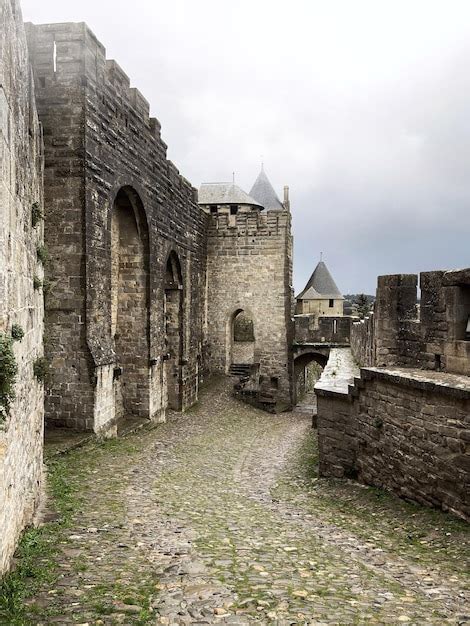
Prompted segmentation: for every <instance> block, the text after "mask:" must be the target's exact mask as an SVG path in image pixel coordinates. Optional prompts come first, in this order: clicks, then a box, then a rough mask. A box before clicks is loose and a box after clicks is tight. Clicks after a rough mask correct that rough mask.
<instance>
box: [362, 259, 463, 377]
mask: <svg viewBox="0 0 470 626" xmlns="http://www.w3.org/2000/svg"><path fill="white" fill-rule="evenodd" d="M419 286H420V290H421V298H420V301H418V294H417V287H418V276H416V275H414V274H395V275H390V276H379V278H378V285H377V299H376V302H375V309H374V314H373V316H372V317H371V318H369V319H367V320H366V321H365V322H362V323H356V324H354V325H353V330H352V338H351V342H352V347H353V351H355V353H356V357H357V358H358V360H359V362H360V363H361V364H363V365H377V366H380V367H389V366H406V367H421V368H424V369H429V370H438V371H446V372H450V373H454V374H464V375H467V376H468V375H470V341H469V338H470V337H469V333H468V324H469V320H470V269H462V270H450V271H444V270H439V271H433V272H423V273H421V274H420V276H419Z"/></svg>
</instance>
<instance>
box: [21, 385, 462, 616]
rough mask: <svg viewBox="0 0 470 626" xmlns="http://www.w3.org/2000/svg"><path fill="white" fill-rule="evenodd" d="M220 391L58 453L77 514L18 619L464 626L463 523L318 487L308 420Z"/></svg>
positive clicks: (349, 488)
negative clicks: (159, 418) (143, 425)
mask: <svg viewBox="0 0 470 626" xmlns="http://www.w3.org/2000/svg"><path fill="white" fill-rule="evenodd" d="M230 385H231V382H230V381H228V380H226V379H219V380H215V381H213V382H212V383H211V384H210V385H209V386H208V387H207V388H206V389H205V390H204V392H203V393H202V397H201V401H200V403H199V404H198V405H197V406H196V407H194V408H193V409H192V410H190V411H189V412H187V413H186V414H184V415H179V414H171V415H170V416H169V419H168V422H167V423H166V424H163V425H159V426H158V427H157V428H155V429H153V430H142V431H140V432H138V433H136V434H133V435H131V436H128V437H126V438H125V439H123V440H119V441H115V442H108V443H105V444H103V445H97V444H87V446H85V448H83V449H81V450H75V451H73V452H71V453H70V454H69V455H67V459H66V466H67V476H69V479H68V480H69V481H70V483H71V485H72V487H73V489H74V490H76V492H77V494H78V497H79V505H78V507H77V509H76V511H75V512H74V514H73V520H72V524H71V525H69V526H68V527H67V528H60V527H58V529H57V534H56V537H55V541H56V544H57V547H58V548H59V553H58V555H56V557H55V564H54V568H55V569H54V573H55V575H54V579H53V581H52V582H51V584H50V585H48V586H47V588H46V587H44V588H43V589H40V590H38V591H37V593H35V595H34V596H33V597H32V598H30V599H29V600H28V620H29V621H27V622H25V623H31V624H44V625H46V624H56V623H57V624H77V623H78V624H89V625H90V626H91V625H92V624H106V625H108V624H175V625H176V624H212V623H224V624H277V625H278V626H284V625H286V626H287V625H288V624H316V625H320V624H401V623H403V624H447V623H449V624H467V623H470V618H469V616H468V615H469V613H470V609H469V608H468V600H469V586H468V569H469V568H468V554H469V547H468V537H469V535H468V526H467V525H465V524H464V523H462V522H459V521H458V520H455V519H453V518H451V517H450V516H448V515H445V514H443V513H440V512H437V511H431V510H428V509H424V508H421V507H418V506H415V505H411V504H408V503H404V502H402V501H400V500H398V499H396V498H394V497H393V496H390V495H388V494H385V493H383V492H381V491H378V490H374V489H370V488H366V487H364V486H361V485H357V484H355V483H352V482H344V481H332V480H323V479H318V478H317V476H316V465H315V463H316V442H315V431H313V430H312V429H311V428H310V419H309V418H308V417H306V416H304V415H302V414H301V413H284V414H282V415H270V414H267V413H263V412H261V411H258V410H256V409H254V408H252V407H249V406H246V405H243V404H241V403H240V402H238V401H237V400H235V399H233V398H232V397H231V394H230ZM466 602H467V604H466Z"/></svg>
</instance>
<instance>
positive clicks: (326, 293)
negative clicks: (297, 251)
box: [297, 261, 344, 300]
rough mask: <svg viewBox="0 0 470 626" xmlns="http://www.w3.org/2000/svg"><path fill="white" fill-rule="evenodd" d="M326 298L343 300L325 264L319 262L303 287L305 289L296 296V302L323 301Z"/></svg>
mask: <svg viewBox="0 0 470 626" xmlns="http://www.w3.org/2000/svg"><path fill="white" fill-rule="evenodd" d="M326 298H332V299H335V300H344V298H343V296H342V294H341V292H340V290H339V289H338V287H337V286H336V283H335V281H334V280H333V277H332V275H331V274H330V272H329V270H328V268H327V267H326V265H325V263H324V262H323V261H320V262H319V263H318V265H317V266H316V268H315V270H314V271H313V274H312V275H311V276H310V279H309V281H308V283H307V284H306V285H305V289H304V290H303V291H302V293H300V294H299V295H298V296H297V300H324V299H326Z"/></svg>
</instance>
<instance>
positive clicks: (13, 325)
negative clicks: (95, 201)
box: [0, 0, 44, 574]
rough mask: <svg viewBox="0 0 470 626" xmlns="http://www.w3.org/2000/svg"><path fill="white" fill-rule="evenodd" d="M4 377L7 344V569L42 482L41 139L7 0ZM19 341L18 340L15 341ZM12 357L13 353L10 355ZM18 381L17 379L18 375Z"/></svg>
mask: <svg viewBox="0 0 470 626" xmlns="http://www.w3.org/2000/svg"><path fill="white" fill-rule="evenodd" d="M0 168H1V177H0V352H1V354H0V379H1V382H2V394H3V392H4V391H5V386H6V382H7V380H12V379H11V378H10V377H9V376H8V373H7V362H8V349H9V348H10V347H11V349H12V351H13V356H14V363H15V365H16V368H17V373H16V380H15V382H14V384H13V391H14V394H15V397H14V398H11V399H10V401H9V404H10V407H9V410H7V404H8V397H6V396H5V397H4V396H3V395H2V396H1V397H0V574H2V573H3V572H4V571H5V570H6V569H7V568H8V566H9V564H10V559H11V557H12V555H13V552H14V550H15V547H16V543H17V541H18V538H19V536H20V534H21V532H22V530H23V529H24V528H25V526H27V525H28V524H30V523H31V522H32V521H33V517H34V513H35V511H36V508H37V505H38V502H39V499H40V493H41V486H42V450H43V406H44V403H43V385H42V383H41V382H39V381H38V380H37V378H36V376H35V374H34V364H36V367H38V365H39V363H40V362H39V361H38V359H40V358H41V357H42V355H43V346H42V341H43V314H44V309H43V293H42V279H43V268H42V265H41V262H40V261H39V259H38V250H39V249H41V245H42V242H43V222H42V219H41V214H42V211H43V197H42V138H41V131H40V126H39V122H38V117H37V113H36V105H35V98H34V93H33V90H32V77H31V71H30V66H29V61H28V50H27V45H26V37H25V33H24V28H23V22H22V19H21V10H20V7H19V4H18V2H17V0H0ZM13 338H15V340H14V341H13ZM10 356H11V353H10ZM12 383H13V380H12Z"/></svg>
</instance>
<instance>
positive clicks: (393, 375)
mask: <svg viewBox="0 0 470 626" xmlns="http://www.w3.org/2000/svg"><path fill="white" fill-rule="evenodd" d="M361 379H364V380H373V379H375V380H386V381H389V382H392V383H395V384H398V385H402V386H405V387H412V388H414V389H422V390H423V391H427V392H436V393H442V394H445V395H449V396H452V397H454V398H461V399H463V400H470V377H468V376H460V375H458V374H448V373H446V372H434V371H432V370H420V369H412V368H401V367H397V368H387V369H384V368H378V367H364V368H361ZM357 382H358V381H357V380H356V381H355V385H354V387H356V386H357Z"/></svg>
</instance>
